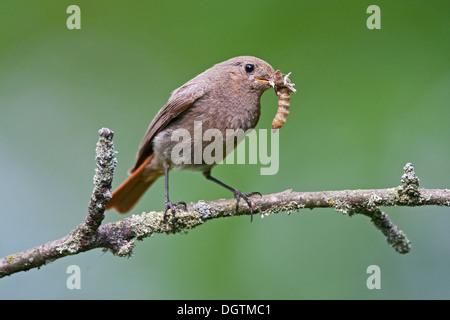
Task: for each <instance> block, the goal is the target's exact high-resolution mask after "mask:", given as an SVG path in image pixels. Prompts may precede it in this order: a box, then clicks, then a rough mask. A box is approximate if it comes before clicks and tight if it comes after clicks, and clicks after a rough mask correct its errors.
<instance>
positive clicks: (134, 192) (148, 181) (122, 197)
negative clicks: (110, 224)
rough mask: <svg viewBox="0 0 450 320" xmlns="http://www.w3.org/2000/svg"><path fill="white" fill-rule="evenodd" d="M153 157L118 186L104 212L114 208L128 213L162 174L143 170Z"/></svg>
mask: <svg viewBox="0 0 450 320" xmlns="http://www.w3.org/2000/svg"><path fill="white" fill-rule="evenodd" d="M152 159H153V155H151V156H150V157H148V158H147V159H145V161H144V162H143V163H142V164H141V165H140V166H139V167H138V168H137V169H136V170H135V171H133V173H132V174H131V176H129V177H128V179H127V180H125V182H124V183H122V184H121V185H120V187H118V188H117V189H116V190H115V191H114V192H113V194H112V198H111V200H109V202H108V203H107V204H106V210H109V209H111V208H114V209H115V210H116V211H117V212H119V213H126V212H128V211H130V210H131V209H132V208H133V207H134V205H135V204H136V203H137V202H138V200H139V199H140V198H141V197H142V195H143V194H144V193H145V191H146V190H147V189H148V188H149V187H150V186H151V185H152V184H153V182H155V181H156V179H158V178H159V177H160V176H162V175H163V174H162V173H161V172H160V171H156V170H154V171H149V170H144V169H145V168H146V166H147V165H148V164H149V163H150V162H151V161H152Z"/></svg>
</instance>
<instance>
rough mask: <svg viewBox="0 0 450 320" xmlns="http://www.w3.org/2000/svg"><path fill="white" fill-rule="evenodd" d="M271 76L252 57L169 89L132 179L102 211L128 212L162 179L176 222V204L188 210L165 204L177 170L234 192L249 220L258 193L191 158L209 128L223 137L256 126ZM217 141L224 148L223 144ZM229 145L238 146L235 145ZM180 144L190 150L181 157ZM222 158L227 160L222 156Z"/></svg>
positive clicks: (267, 66)
mask: <svg viewBox="0 0 450 320" xmlns="http://www.w3.org/2000/svg"><path fill="white" fill-rule="evenodd" d="M273 78H274V69H273V68H272V66H271V65H270V64H268V63H267V62H265V61H263V60H261V59H258V58H255V57H251V56H241V57H235V58H232V59H229V60H227V61H224V62H222V63H219V64H216V65H214V66H213V67H212V68H210V69H207V70H206V71H204V72H203V73H201V74H199V75H198V76H196V77H195V78H193V79H192V80H190V81H188V82H187V83H185V84H184V85H182V86H181V87H179V88H178V89H176V90H175V91H173V93H172V95H171V97H170V98H169V101H168V102H167V103H166V104H165V105H164V106H163V107H162V108H161V110H159V112H158V114H157V115H156V116H155V118H154V119H153V121H152V122H151V123H150V126H149V128H148V130H147V132H146V134H145V136H144V138H143V140H142V142H141V144H140V146H139V150H138V153H137V159H136V163H135V165H134V166H133V168H131V169H130V171H129V174H130V177H129V178H128V179H127V180H126V181H125V182H124V183H123V184H122V185H121V186H120V187H119V188H117V190H115V191H114V192H113V195H112V198H111V200H110V201H109V202H108V204H107V205H106V209H110V208H114V209H115V210H117V211H118V212H120V213H125V212H128V211H129V210H130V209H131V208H132V207H133V206H134V205H135V204H136V203H137V201H138V200H139V199H140V198H141V196H142V195H143V194H144V192H145V191H146V190H147V189H148V188H149V187H150V186H151V185H152V184H153V183H154V182H155V181H156V179H158V178H159V177H160V176H162V175H165V182H166V183H165V193H166V197H165V202H164V207H165V209H164V213H165V214H166V212H167V210H169V209H171V211H172V218H174V215H175V206H177V205H184V206H185V207H186V204H185V203H184V202H178V203H172V202H170V201H169V190H168V189H169V188H168V182H169V170H170V169H171V168H175V169H191V170H198V171H201V172H203V175H204V176H205V177H206V178H207V179H208V180H211V181H214V182H215V183H217V184H219V185H221V186H223V187H225V188H226V189H228V190H230V191H231V192H233V194H234V197H235V198H236V202H237V203H236V210H238V208H239V201H240V199H241V198H242V199H244V200H245V201H246V203H247V204H248V206H249V209H250V213H251V215H252V218H253V208H252V204H251V201H250V199H249V197H250V196H252V195H254V194H260V193H259V192H252V193H249V194H245V193H242V192H241V191H239V190H237V189H235V188H232V187H230V186H228V185H226V184H225V183H223V182H221V181H219V180H217V179H216V178H214V177H212V176H211V169H212V167H213V166H214V165H215V164H216V163H210V162H207V161H205V159H201V160H200V161H198V159H196V158H195V155H196V152H197V154H198V151H199V152H203V151H204V150H205V147H206V146H207V145H209V144H211V141H204V139H203V133H204V132H205V131H207V130H208V129H217V130H218V132H220V133H221V134H222V137H226V131H227V129H232V130H236V129H242V130H244V131H246V130H248V129H251V128H254V127H255V126H256V124H257V122H258V119H259V116H260V108H261V105H260V98H261V95H262V94H263V92H264V91H265V90H267V89H269V88H270V87H274V83H273ZM198 124H201V130H202V131H201V133H200V134H198V133H197V134H196V131H195V130H194V129H195V128H197V129H196V130H198ZM196 126H197V127H196ZM180 132H181V133H188V134H189V135H188V138H186V139H185V140H183V141H181V142H180V139H179V138H174V137H175V135H177V137H178V134H179V133H180ZM217 143H220V144H221V146H222V147H225V144H226V141H222V142H220V141H217ZM233 143H234V147H236V145H237V142H236V141H233ZM180 145H181V146H183V147H185V148H187V149H183V150H188V151H189V152H186V153H185V154H184V155H183V156H181V159H180V154H179V153H177V152H175V154H174V152H173V151H174V148H175V147H176V146H178V147H180ZM196 146H197V150H195V148H196ZM198 146H200V147H201V150H198V149H199V147H198ZM222 154H223V157H225V156H226V152H223V153H222Z"/></svg>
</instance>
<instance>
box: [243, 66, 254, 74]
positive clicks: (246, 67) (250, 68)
mask: <svg viewBox="0 0 450 320" xmlns="http://www.w3.org/2000/svg"><path fill="white" fill-rule="evenodd" d="M244 68H245V72H247V73H250V72H253V70H255V66H254V65H252V64H246V65H245V66H244Z"/></svg>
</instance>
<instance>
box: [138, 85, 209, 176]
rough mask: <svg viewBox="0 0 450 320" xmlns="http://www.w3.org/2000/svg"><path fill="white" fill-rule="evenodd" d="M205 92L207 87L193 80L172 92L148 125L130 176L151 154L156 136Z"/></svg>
mask: <svg viewBox="0 0 450 320" xmlns="http://www.w3.org/2000/svg"><path fill="white" fill-rule="evenodd" d="M206 90H207V86H206V85H205V84H204V83H199V81H196V79H195V78H194V79H192V80H191V81H189V82H187V83H186V84H184V85H183V86H181V87H179V88H178V89H176V90H175V91H173V93H172V95H171V97H170V98H169V101H167V103H166V104H165V105H164V106H163V107H162V108H161V110H159V112H158V113H157V114H156V116H155V118H154V119H153V121H152V122H151V123H150V126H149V127H148V129H147V132H146V133H145V136H144V138H143V139H142V142H141V144H140V146H139V151H138V154H137V158H136V163H135V165H134V166H133V168H131V170H130V174H131V173H133V172H134V171H135V170H136V169H137V168H139V166H140V165H141V164H142V163H143V162H144V161H145V159H147V158H148V157H149V156H151V155H152V154H153V146H152V141H153V138H154V137H155V136H156V134H157V133H158V132H160V131H161V130H162V129H164V128H165V127H166V126H167V125H168V124H169V123H170V122H171V121H172V120H173V119H175V118H176V117H177V116H178V115H180V114H181V113H182V112H184V111H185V110H187V109H188V108H189V107H190V106H191V105H192V104H193V103H194V102H195V101H197V100H198V99H200V98H201V97H202V96H203V95H204V93H205V91H206Z"/></svg>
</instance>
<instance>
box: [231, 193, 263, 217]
mask: <svg viewBox="0 0 450 320" xmlns="http://www.w3.org/2000/svg"><path fill="white" fill-rule="evenodd" d="M255 194H258V195H260V196H261V197H262V194H261V193H260V192H258V191H253V192H251V193H243V192H241V191H239V190H235V191H234V198H235V199H236V212H238V210H239V201H240V200H241V198H242V199H244V200H245V202H247V205H248V208H249V210H250V221H253V206H252V202H251V201H250V199H249V197H251V196H254V195H255Z"/></svg>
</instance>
